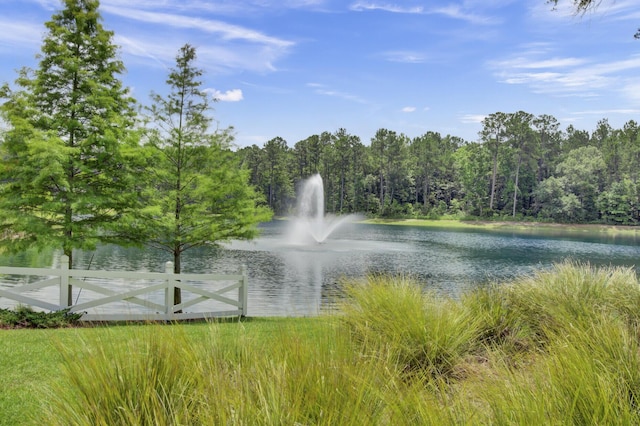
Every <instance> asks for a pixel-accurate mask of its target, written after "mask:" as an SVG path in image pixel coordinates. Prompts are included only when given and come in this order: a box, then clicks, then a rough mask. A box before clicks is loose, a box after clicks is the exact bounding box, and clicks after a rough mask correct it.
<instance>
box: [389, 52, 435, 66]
mask: <svg viewBox="0 0 640 426" xmlns="http://www.w3.org/2000/svg"><path fill="white" fill-rule="evenodd" d="M381 56H382V57H383V58H384V59H385V60H387V61H390V62H401V63H407V64H422V63H424V62H426V61H427V58H426V56H425V55H424V54H423V53H421V52H415V51H409V50H394V51H389V52H383V53H382V54H381Z"/></svg>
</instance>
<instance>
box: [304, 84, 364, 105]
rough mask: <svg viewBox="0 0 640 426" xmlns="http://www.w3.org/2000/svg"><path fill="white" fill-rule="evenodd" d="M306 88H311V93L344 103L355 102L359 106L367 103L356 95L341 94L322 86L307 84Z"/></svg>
mask: <svg viewBox="0 0 640 426" xmlns="http://www.w3.org/2000/svg"><path fill="white" fill-rule="evenodd" d="M307 86H308V87H311V88H313V91H314V92H315V93H317V94H318V95H323V96H331V97H335V98H340V99H344V100H346V101H351V102H357V103H360V104H366V103H367V101H365V100H364V99H362V98H360V97H359V96H356V95H354V94H351V93H347V92H342V91H339V90H334V89H331V88H328V87H327V86H325V85H324V84H320V83H308V84H307Z"/></svg>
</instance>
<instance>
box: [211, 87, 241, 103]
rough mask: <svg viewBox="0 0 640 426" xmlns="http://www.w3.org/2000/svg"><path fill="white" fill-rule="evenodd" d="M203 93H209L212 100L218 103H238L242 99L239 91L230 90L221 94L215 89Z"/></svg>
mask: <svg viewBox="0 0 640 426" xmlns="http://www.w3.org/2000/svg"><path fill="white" fill-rule="evenodd" d="M205 92H207V93H211V95H212V96H213V98H214V99H216V100H218V101H220V102H239V101H241V100H243V99H244V97H243V95H242V90H241V89H231V90H227V91H226V92H221V91H219V90H216V89H205Z"/></svg>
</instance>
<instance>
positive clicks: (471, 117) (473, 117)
mask: <svg viewBox="0 0 640 426" xmlns="http://www.w3.org/2000/svg"><path fill="white" fill-rule="evenodd" d="M485 118H487V116H486V115H484V114H464V115H462V116H460V121H461V122H462V123H465V124H477V123H482V120H484V119H485Z"/></svg>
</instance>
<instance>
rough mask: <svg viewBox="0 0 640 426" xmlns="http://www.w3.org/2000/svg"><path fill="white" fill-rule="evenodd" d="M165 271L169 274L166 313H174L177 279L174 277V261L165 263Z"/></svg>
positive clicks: (165, 297) (165, 296) (165, 303)
mask: <svg viewBox="0 0 640 426" xmlns="http://www.w3.org/2000/svg"><path fill="white" fill-rule="evenodd" d="M164 273H165V274H166V275H167V288H165V289H164V305H165V306H164V313H165V314H167V315H172V314H173V305H174V288H175V286H176V281H175V278H174V277H173V275H174V273H173V262H167V263H165V266H164Z"/></svg>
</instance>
